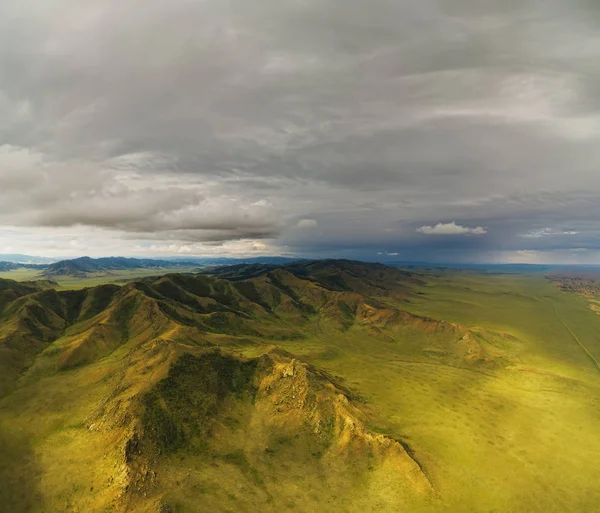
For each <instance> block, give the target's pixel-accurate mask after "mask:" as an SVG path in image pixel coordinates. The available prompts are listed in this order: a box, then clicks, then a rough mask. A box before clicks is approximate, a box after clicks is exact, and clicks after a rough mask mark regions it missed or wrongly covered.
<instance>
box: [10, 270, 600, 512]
mask: <svg viewBox="0 0 600 513" xmlns="http://www.w3.org/2000/svg"><path fill="white" fill-rule="evenodd" d="M86 263H87V260H84V261H83V262H82V268H83V269H85V265H86ZM107 265H109V264H108V263H107ZM84 272H85V271H84ZM215 273H216V274H220V276H221V277H217V276H210V275H195V276H194V275H189V274H186V275H183V274H177V273H174V274H167V275H164V276H161V277H153V278H145V279H143V280H140V281H137V282H133V283H129V284H126V285H124V286H122V287H119V286H116V285H104V286H100V287H94V288H89V289H83V290H78V291H56V290H52V289H48V288H47V286H48V284H47V283H37V284H36V283H27V284H24V283H17V282H12V281H8V280H0V376H1V377H2V378H1V379H0V482H1V483H3V486H2V487H0V504H1V505H2V506H3V507H5V508H6V510H7V511H34V512H35V511H63V510H64V511H86V512H88V511H89V512H102V511H116V512H125V511H127V512H162V513H165V512H175V511H182V512H187V511H190V512H193V511H204V510H205V511H301V512H314V511H324V512H338V511H348V512H359V511H360V512H362V511H421V512H424V511H432V512H433V511H465V510H468V511H482V510H485V509H486V508H487V509H496V510H498V511H517V510H523V511H552V508H551V507H548V504H552V503H553V502H556V503H557V504H558V505H559V506H560V508H559V509H561V510H562V511H569V510H577V511H593V509H589V508H588V505H589V506H591V505H592V504H597V502H596V500H597V499H598V498H599V497H598V494H597V492H596V487H595V485H594V484H593V483H595V482H596V478H598V477H600V475H598V471H597V465H596V459H595V457H594V454H596V452H595V451H597V450H598V449H600V446H599V445H598V442H597V440H596V432H597V430H596V429H592V426H594V425H595V424H594V422H595V421H597V420H600V419H599V416H598V414H597V411H596V409H597V408H596V407H597V405H596V404H595V402H594V401H595V399H593V398H595V397H597V392H598V391H600V379H598V377H597V376H596V373H597V369H595V368H593V367H592V366H591V365H590V362H589V361H588V360H589V359H588V358H587V356H586V355H585V354H583V355H581V354H580V353H581V350H580V348H579V347H578V345H577V344H575V343H573V340H571V339H569V337H570V336H571V335H570V334H569V332H568V331H565V337H566V338H565V339H564V342H565V345H563V346H561V345H560V344H559V345H555V341H554V339H553V338H552V337H553V336H556V333H557V332H558V330H559V328H557V326H558V327H560V322H559V321H552V320H551V319H550V320H549V319H548V318H545V317H543V316H542V317H540V318H544V319H546V321H548V322H549V323H550V324H549V326H548V330H549V331H548V333H545V337H544V340H543V341H540V342H539V343H538V341H537V339H535V338H530V332H529V331H528V327H530V325H531V322H532V321H531V319H534V320H535V319H537V317H536V316H538V315H541V313H540V312H546V308H547V307H546V304H545V303H544V302H542V301H540V300H538V299H536V298H534V297H533V296H528V295H527V294H534V295H537V294H540V296H542V294H541V293H540V292H539V291H538V290H534V289H531V288H530V289H528V288H527V287H531V285H528V284H525V285H519V284H518V283H517V282H515V283H511V285H510V287H507V288H506V290H508V291H510V290H512V289H511V287H512V288H518V287H519V286H520V287H521V288H520V289H519V291H520V292H519V295H515V296H514V297H515V298H516V299H515V302H516V303H517V306H518V308H519V312H520V311H523V312H525V313H526V314H527V318H528V319H529V321H528V323H527V322H525V323H524V324H523V325H522V326H521V325H520V324H519V325H515V326H518V329H517V328H515V329H511V325H510V321H508V320H504V321H503V323H497V322H496V323H494V322H491V321H490V320H491V319H493V318H494V317H493V315H497V314H498V313H500V315H502V312H503V308H506V303H502V301H503V300H504V294H505V293H508V292H506V291H505V290H504V289H502V288H501V282H494V283H492V285H490V284H489V282H488V281H489V280H494V279H498V278H494V277H488V276H486V277H485V280H486V281H485V282H482V283H484V284H485V285H483V287H484V288H483V289H481V291H480V292H476V291H477V290H479V289H478V287H479V288H480V287H482V285H481V283H479V284H478V282H473V281H471V282H469V283H468V285H464V286H463V285H462V284H461V285H460V287H461V288H460V290H461V294H463V296H460V295H459V293H458V290H459V289H458V288H454V289H453V288H452V287H458V286H457V285H455V284H453V282H451V281H450V280H449V279H448V278H447V277H446V276H443V277H441V278H436V279H435V280H433V281H432V280H431V278H430V277H428V276H427V275H423V274H414V273H409V272H405V271H402V270H399V269H395V268H391V267H386V266H384V265H379V264H365V263H361V262H352V261H346V260H331V261H309V262H298V263H292V264H286V265H284V266H271V265H267V266H266V267H260V268H259V267H257V266H256V265H254V266H253V265H249V266H246V267H237V268H233V267H229V268H228V269H220V270H215ZM228 275H229V277H230V278H231V279H223V278H224V277H227V276H228ZM461 279H465V280H466V279H470V280H474V278H473V277H472V276H467V277H461ZM536 283H537V282H536ZM541 283H542V285H540V286H546V287H552V286H551V285H550V284H548V283H546V282H545V281H543V280H542V282H541ZM536 286H537V285H536ZM490 287H496V289H497V290H496V289H492V288H490ZM492 290H494V292H492ZM553 290H554V289H552V288H545V289H543V297H545V298H552V297H554V296H552V294H553ZM449 291H450V292H452V294H455V296H454V297H455V298H460V299H454V300H453V299H452V296H451V295H450V292H449ZM527 291H529V292H527ZM558 293H559V292H558V291H556V294H558ZM469 294H471V295H472V294H480V296H476V297H477V298H481V297H485V298H486V302H485V304H489V306H490V310H489V312H488V311H484V310H481V312H480V314H479V320H480V321H481V323H480V324H475V323H473V322H470V321H469V320H468V314H469V313H471V312H472V311H473V310H474V309H475V308H478V307H477V306H476V305H478V304H484V302H483V301H480V300H477V299H473V297H471V296H469ZM511 297H513V296H511ZM536 297H537V296H536ZM556 297H558V296H556ZM468 298H470V299H468ZM451 301H455V304H456V305H457V307H456V311H457V312H464V315H463V319H462V322H458V321H457V320H456V319H450V318H446V316H445V315H444V313H443V312H444V307H445V305H447V304H449V302H451ZM545 301H550V299H545ZM463 304H464V305H467V306H466V307H463V306H461V305H463ZM557 304H558V303H557ZM502 305H504V306H502ZM427 306H429V308H430V310H431V311H429V312H427V311H425V310H426V309H427ZM548 311H549V312H550V313H551V314H552V315H555V314H554V313H553V311H552V310H548ZM560 311H561V310H560V305H559V306H558V307H557V310H556V312H560ZM433 312H437V313H436V315H433ZM486 312H487V313H486ZM582 312H585V313H586V314H587V313H589V315H591V317H590V318H589V319H594V320H595V319H596V318H597V317H598V316H596V315H595V314H594V313H593V312H591V311H589V309H587V307H585V306H584V310H582ZM576 313H577V315H580V313H579V310H576ZM512 315H513V318H514V319H518V316H517V313H516V312H512ZM573 315H575V314H573V312H572V313H571V316H573ZM582 315H583V314H582ZM582 319H583V317H582ZM586 319H587V318H586ZM514 322H517V321H516V320H515V321H514ZM557 323H558V324H557ZM496 326H497V327H498V328H500V327H501V328H502V329H496ZM546 335H547V336H546ZM560 340H562V339H560ZM586 342H587V340H586ZM599 347H600V345H599ZM589 348H590V351H594V350H595V346H593V345H592V344H589ZM560 408H566V409H567V410H568V414H565V415H562V414H560V415H559V414H558V412H560V411H561V410H560ZM532 419H536V421H535V422H533V421H532ZM584 419H585V422H584ZM596 425H597V424H596ZM577 426H579V427H578V428H577V431H576V433H577V436H576V437H575V436H574V437H571V438H570V444H569V448H568V452H569V454H565V455H563V454H562V453H557V451H554V450H551V448H552V445H553V444H552V440H558V439H560V438H561V437H563V436H566V434H567V433H569V432H571V430H573V431H572V432H575V428H576V427H577ZM556 459H558V463H557V466H556V469H557V470H556V472H554V471H553V470H552V468H553V467H551V465H552V463H551V462H553V461H555V460H556ZM523 461H525V462H527V463H526V464H523ZM483 469H485V472H483ZM578 472H585V475H586V476H588V480H589V483H590V486H588V485H586V482H588V481H577V479H576V475H577V473H578ZM501 478H502V479H501ZM479 480H482V481H479ZM577 483H579V484H577ZM524 485H526V486H525V488H524ZM559 485H560V486H562V485H564V486H568V487H569V491H568V492H565V491H563V492H560V493H558V492H557V493H554V490H560V486H559ZM528 487H531V489H532V490H533V493H532V494H529V493H528V492H527V491H526V490H527V489H528ZM570 490H572V492H571V491H570ZM542 491H544V493H545V494H548V495H550V496H551V497H550V499H549V500H550V502H548V501H547V500H546V499H545V498H544V497H545V495H544V494H543V493H542ZM540 497H542V499H540ZM539 501H542V502H543V506H544V507H543V509H536V508H537V507H538V506H539V505H540V504H541V503H540V502H539ZM518 506H522V508H521V509H520V508H519V507H518ZM555 510H556V511H558V509H555Z"/></svg>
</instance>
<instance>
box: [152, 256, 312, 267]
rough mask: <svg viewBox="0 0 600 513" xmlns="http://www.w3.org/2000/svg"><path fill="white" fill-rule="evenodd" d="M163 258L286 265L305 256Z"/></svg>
mask: <svg viewBox="0 0 600 513" xmlns="http://www.w3.org/2000/svg"><path fill="white" fill-rule="evenodd" d="M162 260H171V261H187V262H194V263H195V264H198V265H211V266H220V265H240V264H272V265H285V264H289V263H292V262H300V261H304V260H306V259H305V258H294V257H281V256H262V257H250V258H227V257H164V258H163V259H162Z"/></svg>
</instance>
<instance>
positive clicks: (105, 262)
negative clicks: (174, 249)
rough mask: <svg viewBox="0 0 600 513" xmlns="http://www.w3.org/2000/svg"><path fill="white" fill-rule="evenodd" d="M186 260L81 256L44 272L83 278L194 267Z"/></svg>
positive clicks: (62, 262)
mask: <svg viewBox="0 0 600 513" xmlns="http://www.w3.org/2000/svg"><path fill="white" fill-rule="evenodd" d="M194 266H195V264H194V263H192V262H186V261H171V260H152V259H147V258H144V259H140V258H125V257H107V258H90V257H81V258H75V259H73V260H61V261H60V262H56V263H54V264H51V265H49V266H48V267H47V268H46V269H45V271H44V274H45V275H46V276H48V277H52V276H75V277H80V278H83V277H85V276H87V275H88V274H91V273H98V272H110V271H121V270H128V269H163V268H164V269H174V268H183V267H194Z"/></svg>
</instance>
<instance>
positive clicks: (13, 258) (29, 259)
mask: <svg viewBox="0 0 600 513" xmlns="http://www.w3.org/2000/svg"><path fill="white" fill-rule="evenodd" d="M56 260H57V259H56V258H47V257H40V256H32V255H21V254H19V253H0V262H2V263H4V262H11V263H16V264H52V263H54V262H56Z"/></svg>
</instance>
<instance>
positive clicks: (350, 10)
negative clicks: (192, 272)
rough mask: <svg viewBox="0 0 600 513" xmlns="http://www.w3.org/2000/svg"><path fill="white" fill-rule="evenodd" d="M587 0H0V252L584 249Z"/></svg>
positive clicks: (441, 257)
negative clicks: (50, 0) (0, 0)
mask: <svg viewBox="0 0 600 513" xmlns="http://www.w3.org/2000/svg"><path fill="white" fill-rule="evenodd" d="M599 55H600V4H599V3H598V2H597V1H596V0H569V1H565V0H502V1H499V0H438V1H434V0H419V1H414V0H393V1H392V0H369V1H366V0H360V1H358V0H127V1H122V0H103V1H102V2H98V1H97V0H53V1H52V2H49V1H47V0H37V1H33V0H3V1H2V2H0V253H27V254H36V255H42V256H52V257H70V256H81V255H90V256H107V255H126V256H142V255H143V256H258V255H289V256H307V257H344V258H360V259H365V260H404V261H409V260H410V261H415V260H418V261H431V262H529V263H600V95H599V94H598V93H599V91H600V59H599V58H598V56H599Z"/></svg>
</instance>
